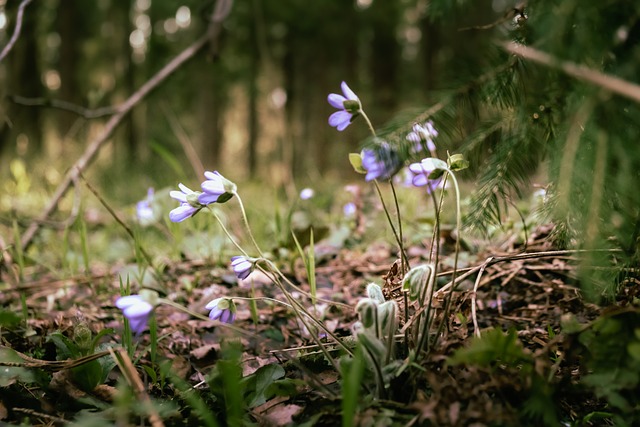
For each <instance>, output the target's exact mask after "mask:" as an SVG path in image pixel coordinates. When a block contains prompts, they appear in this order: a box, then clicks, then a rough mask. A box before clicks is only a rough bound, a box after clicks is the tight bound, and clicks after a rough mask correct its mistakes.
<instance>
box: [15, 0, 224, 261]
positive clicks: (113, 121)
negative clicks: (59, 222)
mask: <svg viewBox="0 0 640 427" xmlns="http://www.w3.org/2000/svg"><path fill="white" fill-rule="evenodd" d="M231 3H232V0H218V1H217V3H216V7H215V9H214V12H213V16H212V19H211V22H210V25H209V29H208V30H207V32H206V33H205V34H204V35H202V36H201V37H200V38H198V39H197V40H196V41H195V42H193V44H191V45H190V46H189V47H187V48H186V49H185V50H183V51H182V52H180V53H179V54H178V55H177V56H176V57H175V58H173V59H172V60H171V61H170V62H169V63H168V64H167V65H165V66H164V67H163V68H162V69H161V70H160V71H158V72H157V73H156V74H155V75H154V76H152V77H151V78H150V79H149V80H148V81H147V82H146V83H145V84H143V85H142V86H141V87H140V88H139V89H138V90H137V91H136V92H134V93H133V94H132V95H131V96H130V97H129V98H128V99H127V100H126V101H125V102H124V103H123V104H121V108H120V109H119V111H118V112H117V113H115V114H114V115H113V116H111V117H110V118H109V120H108V121H107V122H106V123H105V125H104V129H103V130H102V133H101V134H100V135H99V136H98V137H97V138H96V139H94V140H93V141H92V142H91V143H90V144H89V146H88V147H87V149H86V150H85V152H84V153H83V154H82V156H81V157H80V158H79V159H78V160H77V161H76V162H75V164H74V165H73V166H72V167H71V168H70V169H69V172H67V174H66V175H65V177H64V179H63V181H62V182H61V183H60V185H58V188H57V189H56V191H55V193H54V194H53V196H52V198H51V200H50V202H49V204H48V205H47V206H46V207H45V208H44V210H43V212H42V215H40V217H39V218H38V219H37V220H36V221H34V222H32V223H31V225H30V226H29V228H27V230H26V231H25V232H24V234H23V236H22V241H21V245H22V248H23V250H26V249H27V248H28V247H29V245H30V244H31V242H32V241H33V238H34V236H35V235H36V233H37V232H38V230H39V229H40V224H41V223H42V221H44V220H46V219H47V218H49V216H50V215H51V214H52V213H53V212H54V211H55V210H56V208H57V206H58V203H59V202H60V200H61V199H62V197H63V196H64V195H65V193H66V192H67V190H68V189H69V186H70V185H71V184H72V183H73V182H74V181H75V180H77V179H78V177H79V176H80V174H81V173H82V172H84V170H85V169H86V168H87V167H88V166H89V164H91V162H92V161H93V159H94V158H95V157H96V155H97V154H98V151H99V150H100V148H102V146H103V145H104V144H105V142H107V141H108V140H109V138H110V137H111V134H112V133H113V132H114V130H115V129H116V128H117V127H118V125H119V124H120V122H121V121H122V120H123V119H124V118H125V116H126V115H127V114H128V113H129V112H130V111H131V110H132V109H133V107H135V106H136V105H137V104H138V103H139V102H140V101H142V99H144V98H145V97H146V96H147V95H148V94H149V93H150V92H151V91H152V90H154V89H155V88H157V87H158V86H159V85H160V84H161V83H162V82H164V81H165V80H166V79H167V78H168V77H169V76H170V75H172V74H173V73H174V72H175V71H176V70H178V69H179V68H180V67H181V66H182V65H183V64H184V63H186V62H187V61H188V60H189V59H191V58H193V57H194V56H195V55H196V54H197V53H198V52H199V51H200V50H201V49H202V48H203V47H205V46H206V45H207V44H208V43H210V42H211V41H212V39H211V37H212V35H213V37H214V39H215V38H217V37H218V36H219V34H220V29H221V26H222V22H223V21H224V19H225V18H226V17H227V15H228V13H229V11H230V9H231V6H230V5H231Z"/></svg>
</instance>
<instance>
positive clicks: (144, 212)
mask: <svg viewBox="0 0 640 427" xmlns="http://www.w3.org/2000/svg"><path fill="white" fill-rule="evenodd" d="M153 193H154V192H153V187H149V189H148V190H147V197H146V199H144V200H140V201H139V202H138V203H137V204H136V217H137V218H138V222H139V223H140V224H142V225H148V224H151V223H152V222H153V221H154V219H155V218H154V212H153V207H152V206H151V203H153Z"/></svg>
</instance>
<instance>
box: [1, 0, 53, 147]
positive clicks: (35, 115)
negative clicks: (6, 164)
mask: <svg viewBox="0 0 640 427" xmlns="http://www.w3.org/2000/svg"><path fill="white" fill-rule="evenodd" d="M18 4H19V2H9V5H8V7H7V16H9V17H11V20H10V21H9V22H10V26H9V32H10V34H11V33H13V29H14V25H15V16H16V12H17V9H18ZM40 7H41V4H40V3H39V2H37V1H36V2H33V3H31V4H30V5H29V7H28V8H26V9H25V13H24V15H23V22H22V31H21V33H20V37H19V38H18V40H17V42H16V44H15V45H14V46H13V50H12V51H11V52H10V53H9V55H8V56H7V57H6V58H5V59H4V61H3V62H4V65H5V66H6V67H7V79H6V82H7V85H6V87H7V88H9V90H8V94H9V95H20V96H25V97H29V98H31V97H33V98H39V97H42V96H44V93H45V90H44V87H43V85H42V83H41V70H40V62H39V61H38V60H39V55H38V51H39V50H38V43H37V34H38V26H37V16H38V11H39V9H40ZM3 92H4V91H3ZM41 112H42V110H41V109H40V108H38V107H25V106H20V105H16V104H13V103H9V104H8V107H7V113H6V115H7V117H6V118H5V119H4V120H3V121H2V123H1V124H0V126H1V127H2V130H1V131H0V144H1V146H0V152H2V153H3V154H4V153H8V152H9V150H12V149H15V152H16V153H17V154H19V155H27V154H33V153H39V152H40V150H41V148H42V137H43V134H44V133H43V129H42V126H43V120H42V114H41ZM3 157H5V156H3Z"/></svg>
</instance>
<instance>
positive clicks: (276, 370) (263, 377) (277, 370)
mask: <svg viewBox="0 0 640 427" xmlns="http://www.w3.org/2000/svg"><path fill="white" fill-rule="evenodd" d="M282 377H284V368H283V367H282V366H280V365H277V364H271V365H266V366H263V367H261V368H260V369H258V370H257V371H256V372H254V373H253V374H252V375H251V377H250V378H247V380H248V384H247V386H248V387H251V388H253V391H252V392H251V393H249V395H248V396H247V401H248V405H249V407H251V408H254V407H256V406H260V405H262V404H263V403H265V402H266V401H267V399H269V398H270V397H272V396H273V393H272V392H271V391H270V390H269V389H270V387H271V386H272V385H273V383H274V382H275V381H276V380H279V379H280V378H282Z"/></svg>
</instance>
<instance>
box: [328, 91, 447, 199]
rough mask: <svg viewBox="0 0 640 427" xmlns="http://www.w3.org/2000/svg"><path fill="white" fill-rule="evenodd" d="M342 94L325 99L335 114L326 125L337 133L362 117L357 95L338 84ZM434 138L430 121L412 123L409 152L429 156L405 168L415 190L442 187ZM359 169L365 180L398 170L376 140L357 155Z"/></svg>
mask: <svg viewBox="0 0 640 427" xmlns="http://www.w3.org/2000/svg"><path fill="white" fill-rule="evenodd" d="M341 88H342V93H343V95H339V94H336V93H332V94H330V95H329V96H328V98H327V100H328V101H329V104H331V106H333V107H334V108H337V109H338V111H336V112H334V113H333V114H331V116H329V124H330V125H331V126H333V127H335V128H336V129H337V130H339V131H343V130H344V129H346V128H347V126H349V125H350V124H351V122H353V120H354V119H355V118H356V117H358V116H359V115H364V111H363V110H362V104H361V103H360V99H359V98H358V96H357V95H356V94H355V93H354V92H353V91H352V90H351V89H350V88H349V86H348V85H347V84H346V83H345V82H342V85H341ZM437 136H438V131H437V130H436V129H435V127H434V126H433V123H432V122H431V121H428V122H426V123H424V124H419V123H416V124H414V126H413V130H412V131H411V132H410V133H409V134H408V135H407V136H406V139H407V140H408V141H410V142H412V143H413V146H412V152H413V153H414V154H418V153H420V152H422V151H424V149H425V148H426V150H427V151H428V152H429V153H430V154H431V156H432V157H430V158H425V159H423V160H422V161H421V162H418V163H412V164H411V165H409V168H408V171H409V173H410V177H409V179H410V181H411V183H412V184H413V185H414V186H416V187H423V186H426V187H427V192H432V191H434V190H435V189H436V188H440V187H442V185H443V180H442V176H443V174H442V173H441V171H439V168H440V167H441V163H440V162H437V161H436V160H437V159H434V158H435V157H436V145H435V143H434V142H433V140H434V138H435V137H437ZM360 159H361V166H362V169H364V171H363V173H366V175H365V180H366V181H372V180H377V179H385V180H386V179H390V178H391V177H392V176H394V175H395V174H396V173H397V172H398V171H399V170H400V169H401V167H402V161H401V159H400V156H399V154H398V152H397V150H395V149H394V148H393V147H391V145H390V144H389V143H388V142H386V141H383V140H380V139H377V140H376V146H375V147H374V148H365V149H364V150H362V152H361V153H360Z"/></svg>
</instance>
